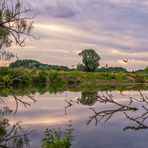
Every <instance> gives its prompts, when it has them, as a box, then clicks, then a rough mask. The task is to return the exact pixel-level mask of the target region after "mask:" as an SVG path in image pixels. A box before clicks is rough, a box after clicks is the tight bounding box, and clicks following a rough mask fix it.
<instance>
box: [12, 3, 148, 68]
mask: <svg viewBox="0 0 148 148" xmlns="http://www.w3.org/2000/svg"><path fill="white" fill-rule="evenodd" d="M24 3H25V5H26V6H31V8H32V10H33V11H34V13H35V14H36V17H35V19H34V22H35V24H34V30H33V32H32V34H33V35H35V36H36V37H39V39H37V40H34V39H32V40H27V41H26V46H25V47H23V48H20V47H18V46H15V45H14V46H13V47H12V49H11V50H12V51H14V52H15V53H17V55H18V57H19V58H20V59H36V60H39V61H41V62H43V63H48V64H57V65H66V66H69V67H71V66H72V65H75V66H76V65H77V64H79V63H80V62H81V58H80V57H79V56H78V53H79V52H81V51H82V50H83V49H87V48H93V49H95V50H96V52H97V53H98V54H99V55H100V56H101V58H102V60H101V61H100V66H101V67H103V66H105V65H106V64H108V65H109V66H121V67H124V68H127V69H128V70H136V69H142V68H144V67H146V66H148V41H147V40H148V28H147V27H148V1H147V0H36V1H34V0H26V1H24ZM122 59H128V63H125V62H124V61H123V60H122Z"/></svg>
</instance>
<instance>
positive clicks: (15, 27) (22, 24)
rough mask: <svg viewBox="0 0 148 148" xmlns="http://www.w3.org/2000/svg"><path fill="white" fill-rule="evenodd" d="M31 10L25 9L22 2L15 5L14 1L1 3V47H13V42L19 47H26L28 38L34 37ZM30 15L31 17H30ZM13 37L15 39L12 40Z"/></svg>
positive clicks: (18, 1)
mask: <svg viewBox="0 0 148 148" xmlns="http://www.w3.org/2000/svg"><path fill="white" fill-rule="evenodd" d="M30 13H32V11H31V9H25V8H23V6H22V4H21V2H20V0H17V2H16V3H15V2H14V1H13V0H11V1H9V2H8V1H7V2H6V0H2V1H1V2H0V47H1V48H2V46H6V47H9V46H11V44H12V42H13V40H15V42H16V44H17V45H19V46H24V45H25V40H26V38H27V37H33V36H32V35H31V30H32V28H33V21H30V19H32V18H34V15H33V16H32V14H30ZM26 15H29V16H31V17H28V16H26ZM12 37H13V38H12Z"/></svg>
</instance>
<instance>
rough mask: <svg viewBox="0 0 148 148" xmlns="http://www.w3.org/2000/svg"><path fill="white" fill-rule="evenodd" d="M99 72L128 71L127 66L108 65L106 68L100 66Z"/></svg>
mask: <svg viewBox="0 0 148 148" xmlns="http://www.w3.org/2000/svg"><path fill="white" fill-rule="evenodd" d="M96 71H97V72H109V73H117V72H125V73H126V72H127V70H126V69H125V68H122V67H106V68H98V69H97V70H96Z"/></svg>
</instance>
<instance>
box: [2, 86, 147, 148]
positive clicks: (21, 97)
mask: <svg viewBox="0 0 148 148" xmlns="http://www.w3.org/2000/svg"><path fill="white" fill-rule="evenodd" d="M40 87H41V89H40V94H38V89H39V88H38V89H36V88H31V90H30V89H28V90H27V89H26V88H23V89H22V91H21V88H19V89H16V88H15V89H12V88H3V90H2V89H1V90H0V96H1V110H0V146H1V147H13V146H14V147H20V148H21V147H23V145H24V144H25V145H26V147H29V142H30V141H29V138H30V136H29V134H32V132H31V131H30V129H32V127H33V130H38V131H39V134H38V135H39V136H38V137H36V139H35V140H34V141H36V140H37V141H39V142H38V143H37V144H36V145H37V146H39V145H40V146H41V145H42V142H43V141H42V139H44V135H43V132H44V130H45V128H48V127H49V129H52V128H54V127H55V126H56V127H59V126H61V125H63V124H64V123H65V122H67V120H70V119H72V120H73V121H74V123H75V124H78V125H77V126H75V127H74V128H75V131H77V133H79V134H81V135H80V137H81V141H82V138H83V136H82V134H83V133H82V131H81V130H82V129H81V127H85V132H86V131H87V130H88V129H92V131H91V130H90V131H89V133H91V134H94V133H95V134H96V135H98V134H99V132H98V133H97V131H98V128H99V127H102V126H103V124H102V123H109V125H111V126H110V128H111V129H112V130H114V131H115V129H114V128H113V126H115V124H113V123H112V122H113V121H114V117H115V118H117V119H118V120H122V119H124V122H123V123H121V121H120V122H119V125H118V127H120V124H121V125H124V127H123V128H122V129H123V130H124V131H128V130H129V129H130V130H135V131H139V130H142V129H147V128H148V123H147V119H148V108H147V104H148V97H147V96H146V95H145V94H144V93H143V92H142V91H138V90H137V91H136V92H138V94H137V93H136V94H135V95H133V94H134V93H135V92H134V93H133V92H131V95H130V96H129V95H127V94H130V93H129V92H124V91H120V93H119V92H118V93H117V92H109V91H96V89H95V90H91V91H90V88H89V89H88V88H86V91H84V90H83V91H82V92H77V90H76V93H71V92H69V91H67V89H66V91H65V92H64V93H61V90H60V87H59V88H58V90H60V93H57V92H58V90H57V89H56V87H55V86H54V87H53V88H49V86H47V85H45V86H44V87H43V86H40ZM47 92H48V93H47ZM50 93H52V95H51V94H50ZM55 93H57V94H56V95H53V94H55ZM37 98H38V99H37ZM121 98H124V99H125V100H124V99H121ZM8 100H9V101H8ZM37 100H38V101H37ZM2 104H3V105H2ZM4 105H5V106H4ZM7 105H9V106H7ZM11 107H12V108H11ZM10 108H11V109H10ZM23 108H26V109H25V110H24V109H23ZM64 113H65V114H64ZM13 115H15V117H14V116H13ZM17 119H21V120H22V121H23V124H24V125H25V126H26V127H25V129H23V127H22V124H20V120H19V121H17ZM125 119H126V120H125ZM14 121H15V123H14V124H12V122H14ZM93 123H94V124H93ZM82 124H85V125H82ZM112 124H113V126H112ZM86 125H87V126H86ZM94 125H98V126H94ZM116 127H117V126H116ZM26 129H27V130H28V129H29V131H30V132H26ZM78 129H79V130H80V131H79V130H78ZM93 129H95V131H93ZM102 130H105V129H103V128H102ZM62 133H63V131H62ZM77 133H75V135H74V136H75V141H76V142H74V143H73V145H72V147H78V148H79V147H80V148H81V147H82V148H83V146H82V145H81V141H79V142H78V143H77V141H78V136H76V135H77ZM89 133H88V136H89ZM91 136H92V135H91ZM80 137H79V138H80ZM33 138H35V136H31V139H30V140H31V141H33ZM106 140H107V139H106ZM100 142H101V141H100ZM120 142H121V143H122V141H120ZM82 143H83V142H82ZM106 143H107V142H106ZM8 144H9V145H8ZM20 144H22V145H20ZM27 144H28V145H27ZM10 145H11V146H10ZM97 145H98V144H96V145H95V146H93V147H94V148H95V147H96V148H97ZM31 146H34V143H31ZM34 147H36V146H34ZM85 147H87V146H85ZM89 147H90V145H89V146H88V148H89ZM113 147H115V146H112V147H111V148H113Z"/></svg>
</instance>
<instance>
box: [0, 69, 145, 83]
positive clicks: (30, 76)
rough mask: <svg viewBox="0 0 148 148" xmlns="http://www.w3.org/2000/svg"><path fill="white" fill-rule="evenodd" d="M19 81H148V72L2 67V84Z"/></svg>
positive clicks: (0, 75) (0, 79)
mask: <svg viewBox="0 0 148 148" xmlns="http://www.w3.org/2000/svg"><path fill="white" fill-rule="evenodd" d="M18 83H23V84H24V83H28V84H32V85H35V84H45V83H46V84H56V83H62V84H65V85H77V84H121V83H123V84H128V83H134V84H136V83H148V74H140V73H139V74H137V73H123V72H119V73H107V72H79V71H71V72H64V71H53V70H51V71H44V70H38V69H26V68H23V69H21V68H19V69H18V68H16V69H11V68H0V84H1V86H8V85H9V86H10V85H13V84H18Z"/></svg>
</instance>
